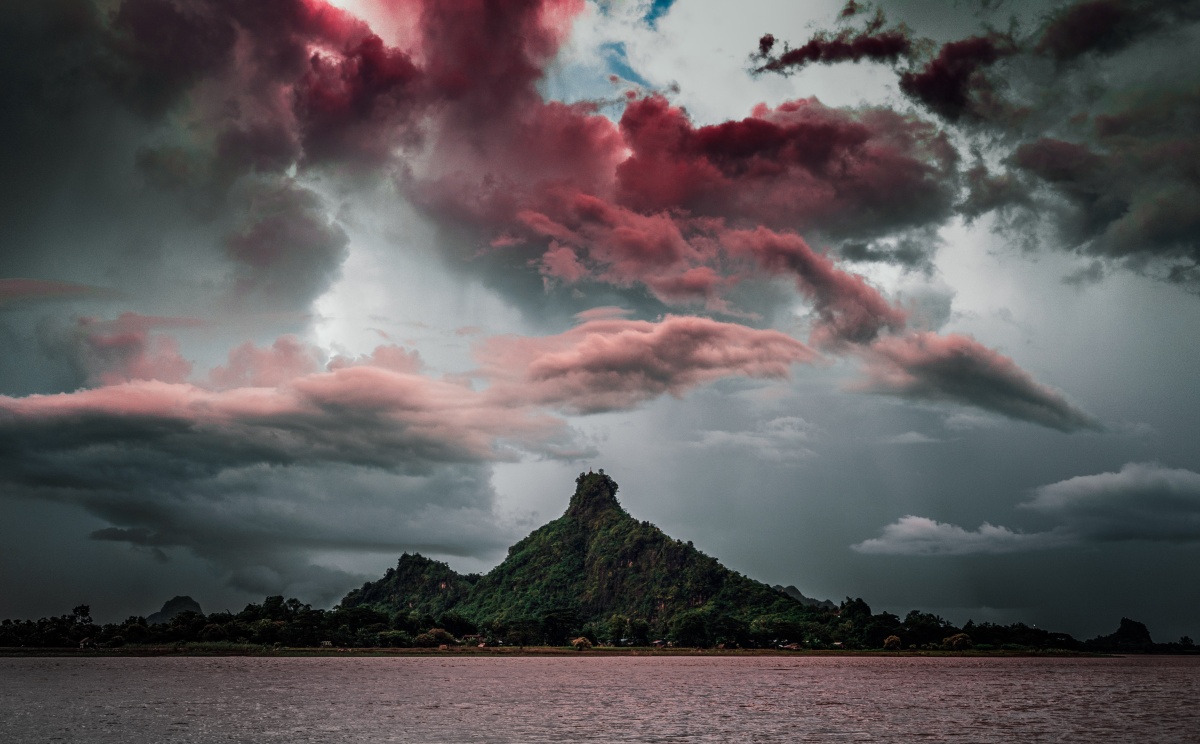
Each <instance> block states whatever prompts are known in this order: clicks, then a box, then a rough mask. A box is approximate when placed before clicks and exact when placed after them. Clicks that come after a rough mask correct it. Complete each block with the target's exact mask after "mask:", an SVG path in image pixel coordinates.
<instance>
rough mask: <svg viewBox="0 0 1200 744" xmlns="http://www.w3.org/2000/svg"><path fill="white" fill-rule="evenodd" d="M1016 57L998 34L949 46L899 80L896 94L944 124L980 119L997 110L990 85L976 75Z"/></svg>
mask: <svg viewBox="0 0 1200 744" xmlns="http://www.w3.org/2000/svg"><path fill="white" fill-rule="evenodd" d="M1015 53H1016V45H1015V44H1014V43H1013V41H1012V39H1010V38H1007V37H1004V36H1001V35H999V34H991V35H989V36H973V37H971V38H969V39H963V40H961V41H954V42H950V43H949V44H946V45H944V46H943V47H942V48H941V51H939V52H938V55H937V56H936V57H934V58H933V59H931V60H930V61H929V62H928V63H926V64H925V66H924V67H922V68H920V69H917V70H912V71H909V72H905V73H903V74H902V75H901V76H900V90H902V91H904V93H905V94H907V95H908V96H910V97H911V98H913V99H914V100H917V101H920V102H921V104H922V105H924V106H925V107H926V108H928V109H929V110H930V111H932V112H933V113H935V114H937V115H938V116H941V117H942V118H943V119H946V120H947V121H957V120H959V119H960V118H962V117H964V116H972V115H973V116H981V115H985V114H984V113H983V112H989V109H994V108H995V107H996V106H997V103H996V101H995V96H994V92H993V90H992V87H991V83H990V82H989V81H988V79H987V78H986V77H985V76H983V75H981V74H980V72H981V70H983V69H984V68H986V67H989V66H991V65H993V64H995V63H996V62H997V61H998V60H1000V59H1002V58H1003V57H1006V56H1009V55H1011V54H1015Z"/></svg>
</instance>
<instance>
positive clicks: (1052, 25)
mask: <svg viewBox="0 0 1200 744" xmlns="http://www.w3.org/2000/svg"><path fill="white" fill-rule="evenodd" d="M1198 19H1200V3H1197V2H1195V0H1165V1H1164V0H1082V2H1075V3H1070V4H1067V5H1064V6H1062V7H1060V8H1059V9H1058V10H1056V11H1054V12H1053V13H1052V14H1051V15H1050V18H1049V21H1048V22H1047V23H1046V25H1045V27H1044V28H1043V29H1042V32H1041V34H1040V36H1039V37H1038V38H1037V40H1036V42H1034V51H1035V52H1037V53H1038V54H1044V55H1047V56H1050V57H1053V58H1054V59H1055V60H1056V61H1058V62H1071V61H1074V60H1076V59H1078V58H1080V57H1082V56H1084V55H1086V54H1089V53H1092V54H1097V55H1112V54H1115V53H1117V52H1120V51H1121V50H1123V49H1125V48H1126V47H1129V46H1131V45H1132V44H1134V43H1136V42H1138V41H1141V40H1142V39H1144V38H1145V37H1147V36H1150V35H1153V34H1156V33H1161V32H1162V31H1165V30H1168V29H1169V28H1170V26H1171V25H1172V24H1176V23H1181V22H1185V23H1186V22H1194V21H1196V20H1198Z"/></svg>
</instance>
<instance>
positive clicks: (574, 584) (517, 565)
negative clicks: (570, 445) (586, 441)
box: [341, 470, 836, 643]
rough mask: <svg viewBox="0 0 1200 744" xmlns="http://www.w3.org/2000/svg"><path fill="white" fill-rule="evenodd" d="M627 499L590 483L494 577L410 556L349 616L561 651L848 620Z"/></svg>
mask: <svg viewBox="0 0 1200 744" xmlns="http://www.w3.org/2000/svg"><path fill="white" fill-rule="evenodd" d="M616 494H617V484H616V482H615V481H613V479H612V478H610V477H609V476H607V475H605V474H604V471H603V470H601V471H600V472H598V473H582V474H580V476H579V478H578V479H577V480H576V490H575V494H574V495H573V496H572V497H571V500H570V504H569V506H568V507H567V510H566V513H564V514H563V515H562V516H561V517H559V518H558V519H556V520H554V521H552V522H550V523H549V524H546V525H544V526H543V527H541V528H539V529H537V530H535V531H534V532H533V533H532V534H530V535H529V536H528V537H526V538H525V539H523V540H521V541H520V542H518V543H517V544H516V545H514V546H512V547H511V548H509V550H508V557H507V558H506V559H505V560H504V561H503V562H502V563H501V564H500V565H498V566H496V567H495V568H494V569H492V570H491V571H490V572H489V573H487V574H486V575H484V576H478V575H471V576H463V575H461V574H458V573H456V572H455V571H453V570H452V569H451V568H450V567H449V566H447V565H446V564H444V563H440V562H437V561H433V560H430V559H428V558H425V557H422V556H419V555H407V554H406V555H404V556H402V557H401V558H400V561H399V562H398V563H397V566H396V568H395V569H389V570H388V572H387V574H386V575H385V576H384V577H383V578H381V579H380V580H378V581H375V582H368V583H366V584H363V586H362V587H361V588H359V589H355V590H354V591H351V592H350V593H349V594H347V595H346V597H345V599H343V600H342V603H341V606H342V607H343V608H351V607H369V608H371V609H375V610H379V611H382V612H387V613H395V612H397V611H408V612H410V613H421V614H427V615H429V616H432V617H437V616H438V615H440V614H445V613H453V614H455V615H457V616H460V617H462V618H465V619H467V620H469V621H470V622H472V623H474V624H476V625H480V626H483V625H489V626H497V625H500V626H506V627H510V628H511V627H523V626H524V627H534V628H537V629H538V632H540V633H542V634H543V635H544V637H545V638H547V639H548V640H550V641H551V642H553V641H556V640H561V639H562V637H564V636H565V635H566V634H570V633H576V632H580V631H581V630H587V629H591V630H594V631H595V632H596V634H597V635H599V636H601V637H605V636H609V637H616V636H624V635H628V636H631V637H633V638H634V639H638V637H639V636H642V635H646V634H649V635H653V636H656V637H658V636H663V635H666V634H668V633H670V634H671V635H672V637H674V638H677V639H680V640H683V641H686V640H687V639H688V638H695V639H697V640H700V641H704V642H714V643H719V642H728V643H736V642H739V641H742V640H745V639H746V638H748V637H749V636H750V635H751V634H752V633H753V634H755V635H762V634H764V633H765V634H767V635H770V634H771V633H772V628H773V627H774V626H779V625H781V624H782V625H784V626H786V627H788V628H792V629H794V628H796V626H797V625H798V624H799V623H803V622H805V621H811V620H814V619H817V618H818V617H823V616H824V615H826V614H828V609H829V608H834V609H836V608H835V607H834V605H833V604H832V603H829V602H825V603H819V602H817V601H816V600H811V599H809V598H807V597H804V596H803V595H801V594H800V593H799V591H795V594H794V595H793V594H791V593H789V592H787V591H786V590H784V591H781V590H779V589H776V588H773V587H770V586H768V585H766V584H763V583H761V582H759V581H755V580H753V579H750V578H747V577H745V576H743V575H742V574H740V573H737V572H735V571H731V570H729V569H727V568H725V567H724V566H722V565H721V564H720V563H719V562H717V560H716V559H714V558H712V557H710V556H707V555H705V554H703V553H701V552H700V551H699V550H697V549H696V548H694V547H693V546H692V544H691V543H690V542H686V543H685V542H682V541H680V540H676V539H674V538H671V537H669V536H668V535H666V534H664V533H663V532H662V530H660V529H658V528H657V527H655V526H654V525H652V524H650V523H649V522H644V521H642V522H639V521H638V520H636V519H634V518H633V517H631V516H630V515H629V513H628V512H626V511H625V510H624V509H623V508H622V507H621V505H620V503H619V502H618V501H617V498H616ZM793 590H794V588H793ZM640 640H645V639H640Z"/></svg>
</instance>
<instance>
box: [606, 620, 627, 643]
mask: <svg viewBox="0 0 1200 744" xmlns="http://www.w3.org/2000/svg"><path fill="white" fill-rule="evenodd" d="M605 630H606V631H607V633H606V636H605V637H606V638H607V639H608V640H609V641H611V642H612V643H613V644H614V645H617V646H619V645H621V639H623V638H625V637H626V636H627V635H628V631H629V618H627V617H625V616H624V615H620V614H616V613H614V614H613V615H612V616H610V617H609V618H608V622H607V623H605Z"/></svg>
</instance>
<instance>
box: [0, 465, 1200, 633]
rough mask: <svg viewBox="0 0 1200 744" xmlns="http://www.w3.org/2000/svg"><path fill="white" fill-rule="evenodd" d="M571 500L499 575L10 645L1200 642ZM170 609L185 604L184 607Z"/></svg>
mask: <svg viewBox="0 0 1200 744" xmlns="http://www.w3.org/2000/svg"><path fill="white" fill-rule="evenodd" d="M576 485H577V488H576V491H575V495H574V496H573V497H572V498H571V502H570V505H569V507H568V508H567V511H566V513H565V514H563V516H562V517H560V518H559V519H556V520H554V521H553V522H550V523H549V524H547V525H545V526H543V527H541V528H540V529H538V530H536V531H534V532H533V533H532V534H530V535H529V536H528V537H526V538H525V539H524V540H521V541H520V542H518V543H517V544H516V545H514V546H512V547H511V548H510V549H509V553H508V557H507V558H506V559H505V560H504V562H503V563H501V564H500V565H499V566H497V567H496V568H494V569H493V570H492V571H491V572H489V573H488V574H487V575H484V576H479V575H466V576H464V575H461V574H458V573H456V572H455V571H454V570H453V569H451V568H450V567H449V566H448V565H446V564H445V563H441V562H438V561H434V560H430V559H429V558H425V557H423V556H420V555H408V554H405V555H403V556H401V558H400V560H399V562H398V563H397V565H396V567H395V568H394V569H388V571H387V573H386V574H385V575H384V576H383V578H381V579H380V580H378V581H374V582H368V583H366V584H364V585H363V586H362V587H361V588H359V589H355V590H354V591H351V592H350V593H349V594H348V595H346V597H345V599H343V600H342V603H341V604H340V605H338V606H336V607H334V608H333V609H332V610H320V609H313V608H312V607H311V606H309V605H306V604H303V603H301V602H300V601H298V600H296V599H287V600H285V599H284V598H283V597H281V596H275V597H268V598H267V599H266V600H265V601H264V602H263V603H262V604H250V605H248V606H247V607H246V608H245V609H244V610H242V611H241V612H239V613H236V614H233V613H229V612H218V613H213V614H210V615H205V614H203V612H201V611H200V608H199V606H198V605H196V604H195V603H194V602H193V601H192V600H190V599H189V598H186V597H176V598H175V599H173V600H171V601H170V602H168V603H167V606H165V607H164V608H163V612H162V613H155V614H154V615H152V616H151V620H161V622H147V620H146V619H145V618H142V617H131V618H129V619H127V620H126V621H125V622H123V623H113V624H108V625H104V626H99V625H96V624H95V623H93V622H92V619H91V617H90V609H89V607H88V606H87V605H81V606H79V607H76V608H75V609H74V610H73V611H72V613H71V614H69V615H63V616H61V617H55V618H43V619H41V620H38V621H11V620H5V621H4V622H3V623H2V624H0V647H64V646H81V645H82V646H88V645H97V646H106V647H119V646H123V645H126V644H156V645H163V644H178V643H195V642H200V643H207V644H255V645H260V646H273V645H280V646H287V647H317V646H323V645H328V646H337V647H402V648H406V647H414V646H417V647H420V646H424V647H436V646H440V645H442V644H446V645H450V644H456V643H471V644H481V643H482V644H487V645H520V646H524V645H543V644H545V645H557V646H563V645H567V644H568V643H572V642H573V644H574V645H576V646H577V647H587V646H588V645H595V644H608V645H614V646H645V645H649V644H651V643H664V644H672V645H677V646H689V647H710V646H724V647H726V648H781V647H782V648H789V649H801V648H817V649H820V648H843V649H948V650H956V651H962V650H967V649H971V648H974V649H979V650H987V649H1012V650H1016V649H1037V650H1049V649H1066V650H1086V651H1115V652H1152V651H1159V652H1181V651H1192V650H1193V649H1194V646H1193V644H1192V642H1191V640H1190V639H1189V638H1186V637H1185V638H1182V639H1180V641H1179V642H1178V643H1173V644H1155V643H1154V642H1153V641H1152V640H1151V638H1150V633H1149V631H1148V630H1147V629H1146V626H1144V625H1142V624H1141V623H1138V622H1135V621H1132V620H1129V619H1122V620H1121V625H1120V628H1119V629H1118V630H1117V631H1116V632H1115V633H1113V634H1111V635H1108V636H1101V637H1099V638H1095V639H1092V640H1091V641H1087V642H1080V641H1077V640H1076V639H1074V638H1072V637H1071V636H1069V635H1067V634H1065V633H1052V632H1049V631H1045V630H1041V629H1039V628H1036V627H1030V626H1027V625H1025V624H1023V623H1015V624H1013V625H994V624H991V623H982V624H976V623H973V622H970V621H968V622H967V623H966V625H964V626H963V627H961V628H960V627H956V626H955V625H953V624H952V623H950V622H948V621H947V620H945V619H943V618H941V617H939V616H937V615H933V614H929V613H924V612H919V611H916V610H914V611H912V612H909V613H908V614H907V615H906V616H905V617H904V618H903V619H901V618H900V617H898V616H896V615H893V614H891V613H887V612H883V613H872V611H871V608H870V607H869V606H868V605H867V603H866V602H864V601H863V600H861V599H850V598H847V599H846V600H845V601H843V602H842V603H841V604H840V605H837V606H834V605H833V604H832V603H828V602H826V603H816V602H814V601H813V600H810V599H807V598H804V597H803V596H802V595H800V593H799V592H798V591H796V590H795V589H794V588H792V587H789V588H788V589H789V590H790V591H788V590H780V589H779V588H772V587H770V586H767V585H766V584H762V583H760V582H757V581H754V580H752V579H749V578H747V577H745V576H743V575H741V574H739V573H736V572H734V571H730V570H729V569H727V568H725V567H723V566H722V565H721V564H720V563H718V562H717V561H716V560H715V559H713V558H711V557H709V556H707V555H704V554H703V553H701V552H700V551H699V550H697V549H696V548H694V547H693V546H692V544H691V543H690V542H689V543H683V542H680V541H679V540H675V539H673V538H671V537H669V536H667V535H665V534H664V533H663V532H662V531H661V530H659V529H658V528H657V527H655V526H654V525H652V524H650V523H649V522H639V521H637V520H635V519H634V518H632V517H631V516H630V515H629V514H628V513H626V512H625V510H624V509H622V508H621V506H620V503H619V502H618V501H617V498H616V493H617V484H616V483H615V482H614V481H613V480H612V479H611V478H609V477H608V476H607V475H605V474H604V471H603V470H601V471H600V472H599V473H583V474H581V475H580V476H579V478H578V480H577V481H576ZM168 610H170V611H168Z"/></svg>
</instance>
